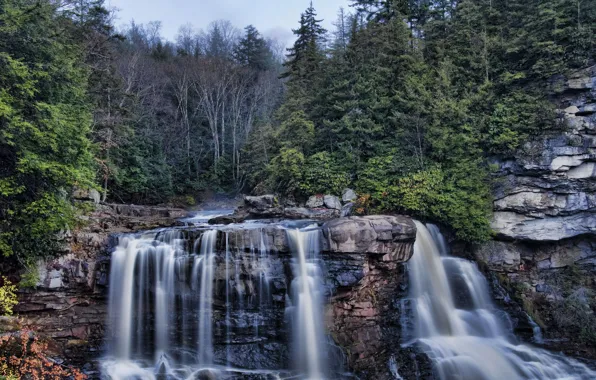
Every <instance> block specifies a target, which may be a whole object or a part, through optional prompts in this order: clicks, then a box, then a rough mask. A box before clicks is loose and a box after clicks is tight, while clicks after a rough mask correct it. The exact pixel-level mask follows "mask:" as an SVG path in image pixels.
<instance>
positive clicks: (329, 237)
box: [322, 215, 416, 261]
mask: <svg viewBox="0 0 596 380" xmlns="http://www.w3.org/2000/svg"><path fill="white" fill-rule="evenodd" d="M322 230H323V235H324V238H325V239H324V240H325V241H324V242H323V244H324V247H325V248H324V249H325V250H327V251H330V252H343V253H368V254H383V255H385V256H386V259H387V260H389V261H408V260H409V259H410V257H411V256H412V252H413V251H412V250H413V245H412V243H413V242H414V240H415V238H416V225H415V224H414V222H413V221H412V219H410V218H408V217H405V216H384V215H370V216H352V217H347V218H340V219H334V220H331V221H329V222H327V223H325V224H323V226H322Z"/></svg>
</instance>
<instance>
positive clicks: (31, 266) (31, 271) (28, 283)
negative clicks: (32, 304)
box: [19, 262, 39, 288]
mask: <svg viewBox="0 0 596 380" xmlns="http://www.w3.org/2000/svg"><path fill="white" fill-rule="evenodd" d="M38 282H39V270H38V269H37V265H36V264H35V263H34V262H29V263H25V268H24V272H23V273H21V281H19V287H20V288H33V287H35V286H37V283H38Z"/></svg>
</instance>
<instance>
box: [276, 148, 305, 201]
mask: <svg viewBox="0 0 596 380" xmlns="http://www.w3.org/2000/svg"><path fill="white" fill-rule="evenodd" d="M303 169H304V155H303V154H302V152H300V151H299V150H297V149H293V148H281V150H280V151H279V154H278V155H277V156H275V157H274V158H273V159H272V160H271V163H270V164H269V166H268V167H267V171H268V180H267V182H268V185H267V187H268V188H269V190H273V191H274V192H279V193H281V194H285V195H291V194H296V193H299V191H300V184H301V183H302V171H303Z"/></svg>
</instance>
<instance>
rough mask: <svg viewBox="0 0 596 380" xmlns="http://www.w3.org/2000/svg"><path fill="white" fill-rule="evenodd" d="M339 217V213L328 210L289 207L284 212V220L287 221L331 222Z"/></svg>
mask: <svg viewBox="0 0 596 380" xmlns="http://www.w3.org/2000/svg"><path fill="white" fill-rule="evenodd" d="M339 216H340V213H339V211H337V210H335V209H326V208H314V209H312V208H304V207H287V208H286V209H285V210H284V218H286V219H314V220H330V219H334V218H338V217H339Z"/></svg>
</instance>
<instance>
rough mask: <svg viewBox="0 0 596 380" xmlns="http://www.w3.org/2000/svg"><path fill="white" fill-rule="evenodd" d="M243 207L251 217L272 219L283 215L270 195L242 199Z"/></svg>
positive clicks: (273, 196) (281, 208)
mask: <svg viewBox="0 0 596 380" xmlns="http://www.w3.org/2000/svg"><path fill="white" fill-rule="evenodd" d="M244 207H245V208H246V210H247V212H248V213H249V214H251V215H252V216H256V217H264V218H273V217H279V216H282V215H283V207H282V205H281V203H280V202H279V200H278V199H277V197H276V196H275V195H272V194H267V195H260V196H255V197H251V196H246V197H244Z"/></svg>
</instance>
